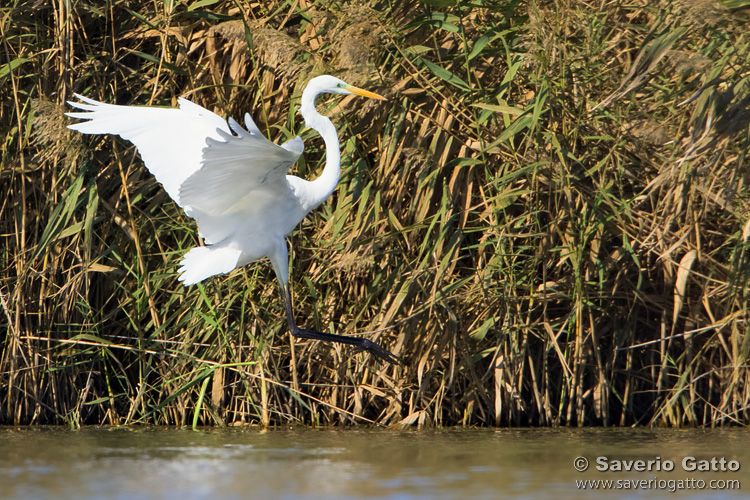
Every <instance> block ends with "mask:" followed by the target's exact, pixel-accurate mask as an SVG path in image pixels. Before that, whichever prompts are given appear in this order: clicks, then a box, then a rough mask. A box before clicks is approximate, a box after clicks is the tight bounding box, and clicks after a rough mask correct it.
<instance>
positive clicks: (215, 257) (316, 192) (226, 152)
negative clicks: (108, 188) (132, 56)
mask: <svg viewBox="0 0 750 500" xmlns="http://www.w3.org/2000/svg"><path fill="white" fill-rule="evenodd" d="M324 92H328V93H337V94H357V95H362V96H365V97H372V98H378V99H383V98H382V97H381V96H378V95H377V94H373V93H371V92H367V91H365V90H362V89H358V88H356V87H352V86H350V85H348V84H346V83H344V82H342V81H341V80H339V79H338V78H334V77H332V76H327V75H326V76H319V77H317V78H314V79H312V80H311V81H310V83H309V84H308V85H307V87H306V88H305V91H304V92H303V93H302V103H301V107H300V113H301V114H302V116H303V118H304V119H305V124H306V125H307V126H308V127H310V128H313V129H315V130H317V131H318V132H319V133H320V135H321V136H322V137H323V140H324V141H325V144H326V165H325V168H324V169H323V173H322V174H321V175H320V176H319V177H318V178H317V179H315V180H314V181H307V180H304V179H300V178H299V177H295V176H292V175H287V174H286V172H287V171H288V170H289V168H290V167H291V166H292V165H293V164H294V163H295V162H296V161H297V159H298V158H299V157H300V155H301V154H302V152H303V150H304V145H303V143H302V139H300V138H299V137H296V138H294V139H292V140H290V141H288V142H286V143H284V144H282V145H281V146H279V145H276V144H274V143H273V142H271V141H269V140H268V139H266V138H265V137H264V136H263V134H262V133H261V132H260V130H259V129H258V127H257V125H255V123H254V122H253V120H252V118H251V117H250V115H248V114H246V115H245V125H246V127H247V131H246V130H244V129H242V127H241V126H240V125H239V124H238V123H237V122H235V121H234V120H233V119H231V118H230V119H229V123H227V122H226V121H225V120H224V119H223V118H221V117H220V116H218V115H216V114H215V113H213V112H211V111H209V110H207V109H205V108H203V107H201V106H198V105H197V104H194V103H192V102H190V101H188V100H186V99H179V106H180V107H179V108H176V109H169V108H154V107H140V106H116V105H112V104H104V103H100V102H97V101H94V100H92V99H88V98H85V97H82V96H79V95H76V97H78V98H79V99H80V100H81V101H83V103H73V102H71V103H70V104H71V105H72V106H75V107H77V108H79V109H83V110H85V111H86V112H83V113H68V116H71V117H73V118H82V119H87V120H89V121H85V122H81V123H76V124H74V125H70V127H69V128H71V129H73V130H78V131H79V132H82V133H85V134H117V135H120V136H121V137H123V138H124V139H127V140H129V141H131V142H132V143H133V144H135V145H136V147H137V148H138V151H139V152H140V154H141V157H142V158H143V161H144V163H145V164H146V167H148V169H149V170H150V171H151V173H153V174H154V176H155V177H156V180H157V181H159V182H160V183H161V184H162V185H163V186H164V189H165V190H166V191H167V193H168V194H169V195H170V196H171V197H172V199H173V200H175V201H176V202H177V203H178V204H179V205H180V206H181V207H182V208H183V209H184V210H185V213H186V214H187V215H189V216H190V217H192V218H193V219H195V220H196V222H197V223H198V230H199V232H200V235H201V237H203V240H204V241H205V243H206V246H201V247H196V248H193V249H192V250H190V251H189V252H188V253H187V254H186V255H185V257H184V259H183V260H182V262H181V263H180V264H181V267H180V269H179V272H180V277H179V279H180V281H182V282H183V283H184V284H185V285H191V284H194V283H198V282H200V281H203V280H204V279H206V278H208V277H210V276H214V275H217V274H223V273H228V272H231V271H232V270H233V269H236V268H237V267H240V266H244V265H247V264H249V263H251V262H253V261H255V260H258V259H260V258H263V257H268V258H269V259H270V261H271V264H272V265H273V268H274V271H275V272H276V276H277V278H278V280H279V284H280V286H281V293H282V296H283V299H284V305H285V309H286V314H287V320H288V322H289V329H290V331H291V333H292V334H293V335H295V336H297V337H302V338H313V339H319V340H324V341H330V342H341V343H346V344H351V345H355V346H357V347H359V348H361V349H365V350H367V351H370V352H371V353H373V354H374V355H376V356H378V357H380V358H381V359H384V360H386V361H389V362H396V361H397V360H396V358H395V357H394V356H393V355H392V354H391V353H390V352H388V351H386V350H385V349H383V348H382V347H380V346H379V345H377V344H375V343H373V342H371V341H369V340H367V339H362V338H357V337H348V336H343V335H335V334H330V333H322V332H317V331H314V330H306V329H302V328H299V327H298V326H297V325H296V323H295V321H294V316H293V314H292V305H291V295H290V293H289V256H288V251H287V246H286V236H287V235H288V234H289V233H290V232H291V231H292V230H293V229H294V228H295V227H296V226H297V225H298V224H299V223H300V222H301V221H302V219H304V218H305V216H306V215H307V214H308V213H309V212H310V211H311V210H313V209H314V208H316V207H317V206H318V205H320V204H321V203H323V202H324V201H325V200H326V199H327V198H328V197H329V196H330V195H331V193H333V190H334V189H335V188H336V184H337V183H338V180H339V175H340V168H341V153H340V150H339V141H338V136H337V134H336V129H335V128H334V126H333V124H332V123H331V121H330V120H329V119H328V118H326V117H325V116H322V115H320V114H319V113H318V112H317V111H316V110H315V98H316V97H317V96H318V95H319V94H321V93H324Z"/></svg>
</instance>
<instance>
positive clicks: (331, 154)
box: [299, 89, 341, 209]
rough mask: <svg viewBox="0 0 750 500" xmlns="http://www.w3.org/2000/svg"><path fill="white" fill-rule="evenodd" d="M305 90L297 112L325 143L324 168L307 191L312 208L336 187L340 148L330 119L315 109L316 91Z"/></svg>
mask: <svg viewBox="0 0 750 500" xmlns="http://www.w3.org/2000/svg"><path fill="white" fill-rule="evenodd" d="M307 90H308V89H305V92H303V93H302V103H301V106H300V110H299V112H300V114H301V115H302V117H303V118H304V119H305V125H307V126H308V127H310V128H311V129H314V130H317V131H318V133H319V134H320V136H321V137H322V138H323V141H325V144H326V165H325V168H324V169H323V173H322V174H320V177H318V178H317V179H315V180H314V181H312V182H311V187H312V192H310V193H309V194H310V200H309V202H310V204H311V205H312V207H311V208H310V209H312V208H315V207H317V206H318V205H320V204H321V203H323V202H324V201H325V200H326V199H327V198H328V197H329V196H331V193H333V190H334V189H336V184H338V182H339V176H340V175H341V150H340V149H339V138H338V135H337V134H336V127H334V126H333V123H331V120H329V119H328V118H327V117H325V116H323V115H321V114H320V113H318V112H317V110H316V109H315V98H316V97H317V96H318V92H308V91H307Z"/></svg>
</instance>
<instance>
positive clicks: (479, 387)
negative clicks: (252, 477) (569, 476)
mask: <svg viewBox="0 0 750 500" xmlns="http://www.w3.org/2000/svg"><path fill="white" fill-rule="evenodd" d="M749 12H750V2H747V1H743V0H725V1H721V2H719V1H713V0H701V1H699V2H698V1H678V0H675V1H670V2H667V1H662V2H656V3H655V2H650V1H645V0H632V1H619V2H594V1H572V0H538V1H536V2H521V1H517V0H488V1H474V0H422V1H416V0H407V1H403V2H381V1H372V2H369V3H366V4H362V3H361V2H353V1H347V0H344V1H340V2H331V3H328V2H313V1H311V0H298V1H295V2H290V1H282V0H270V1H267V2H253V1H244V0H237V1H216V0H213V1H212V0H208V1H206V0H203V1H196V2H179V1H160V2H156V1H154V2H145V3H144V2H135V1H131V0H115V1H109V2H92V1H86V0H82V1H79V2H74V3H70V2H62V1H61V2H49V3H47V2H41V3H34V2H29V1H21V0H15V1H13V0H12V1H11V2H9V3H7V2H6V3H5V4H4V6H3V7H0V13H2V19H1V21H0V28H1V29H2V33H0V35H2V41H1V42H0V128H1V129H2V137H3V140H2V146H1V147H2V160H1V161H2V163H1V165H0V194H1V196H0V238H2V245H0V307H2V314H0V318H2V319H1V320H0V324H2V330H0V342H1V344H0V349H1V351H0V423H17V424H18V423H30V424H42V423H55V424H63V423H64V424H68V425H71V426H78V425H83V424H95V423H96V424H173V425H191V424H192V425H199V424H208V425H235V424H261V425H269V424H288V423H304V424H312V425H333V424H337V425H352V424H372V423H378V424H387V425H415V426H428V425H503V426H505V425H540V426H547V425H647V424H655V425H667V426H717V425H730V424H741V425H745V424H747V423H748V422H749V417H750V384H749V383H748V382H750V380H749V377H748V352H749V351H750V340H749V339H750V337H748V335H747V317H748V294H749V292H750V289H749V287H748V282H749V280H750V222H749V220H750V196H749V195H750V190H749V189H750V188H749V185H748V181H750V169H749V168H748V167H749V166H750V160H749V158H748V151H749V150H750V149H749V146H750V118H749V117H750V113H749V109H748V108H749V107H750V39H749V38H748V32H747V26H748V21H749V19H750V14H749ZM322 73H330V74H334V75H336V76H339V77H342V78H343V79H345V80H346V81H347V82H349V83H351V84H354V85H357V86H361V87H364V88H368V89H370V90H373V91H375V92H378V93H381V94H383V95H385V96H387V97H388V98H389V101H388V102H386V103H379V102H377V103H376V102H364V101H361V100H360V101H357V100H354V99H352V98H344V99H333V98H331V99H328V100H325V101H322V102H321V103H320V105H319V107H320V109H321V110H323V111H325V112H326V113H328V114H330V115H331V116H332V119H333V121H334V122H335V123H336V125H337V128H338V130H339V132H340V138H341V141H342V151H343V165H342V172H343V174H342V179H341V182H340V184H339V188H338V190H337V192H336V193H335V194H334V195H333V197H332V198H331V200H330V201H329V202H327V203H326V204H324V205H323V206H322V207H321V208H320V209H318V210H317V211H315V212H313V213H312V214H311V215H310V216H309V217H308V218H307V219H306V220H305V221H304V222H303V223H302V224H301V226H300V227H299V229H298V230H297V231H296V232H295V233H293V235H292V236H291V248H292V249H293V251H292V271H291V274H292V290H293V292H294V299H295V302H296V315H297V319H298V321H299V323H300V324H302V325H308V326H311V327H315V328H318V329H326V330H328V331H332V332H336V333H343V334H367V335H369V336H370V338H372V339H373V340H376V341H377V342H379V343H381V344H382V345H384V346H385V347H387V348H388V349H390V350H392V351H393V352H394V353H395V354H397V355H398V356H400V357H401V360H402V363H401V364H400V365H398V366H385V365H382V364H379V363H378V362H377V361H376V360H374V359H372V358H371V357H370V356H369V355H368V354H362V353H353V352H351V351H350V350H349V349H348V348H346V347H342V346H330V345H327V344H320V343H318V342H292V341H290V339H289V335H288V333H287V328H286V321H285V319H284V314H283V308H282V302H281V298H280V296H279V293H278V290H277V285H276V281H275V278H274V276H273V271H272V270H271V268H270V266H269V265H268V264H267V263H263V262H261V263H258V264H255V265H251V266H248V267H246V268H244V269H242V270H238V271H235V272H234V273H232V274H231V275H225V276H220V277H215V278H212V279H210V280H208V281H206V282H204V283H203V284H199V285H196V286H191V287H187V288H185V287H183V286H182V285H181V284H180V283H178V281H177V275H176V269H177V263H178V262H179V260H180V258H181V256H182V255H183V254H184V253H185V252H186V251H187V250H188V249H189V248H190V247H192V246H194V245H196V244H198V236H197V231H196V228H195V225H194V223H193V222H192V221H191V220H190V219H188V218H187V217H186V216H185V215H184V214H183V213H182V212H181V211H180V209H179V207H177V206H176V205H175V203H174V202H172V201H171V200H170V199H169V198H168V197H167V195H166V194H165V193H164V191H163V190H162V189H161V187H160V186H159V185H158V184H157V183H156V181H155V180H154V179H153V177H152V176H151V175H150V174H149V173H148V172H147V170H146V169H145V168H144V166H143V164H142V162H141V160H140V157H139V156H138V155H137V154H136V152H135V149H134V148H133V147H132V145H130V143H127V142H125V141H122V140H120V139H119V138H113V137H111V136H92V137H88V136H87V137H84V136H81V135H80V134H77V133H75V132H71V131H69V130H67V129H66V128H65V126H66V125H67V124H68V123H70V122H71V121H70V120H69V119H68V118H66V117H65V116H64V115H63V113H64V112H65V111H66V110H67V109H68V108H67V107H66V105H65V101H66V100H68V99H71V98H72V93H73V92H76V93H80V94H83V95H86V96H89V97H92V98H95V99H98V100H102V101H105V102H114V103H118V104H133V105H135V104H138V105H146V104H149V105H165V106H169V105H175V104H176V98H177V97H179V96H185V97H188V98H189V99H191V100H193V101H195V102H197V103H199V104H201V105H203V106H206V107H208V108H209V109H214V110H215V111H217V112H218V113H219V114H223V115H225V116H234V117H236V118H239V117H241V116H242V114H243V113H244V112H246V111H247V112H250V113H251V114H252V115H253V116H254V117H255V118H256V121H257V122H258V124H259V125H260V127H261V128H262V129H263V130H265V131H267V132H268V135H269V136H270V137H271V138H272V139H274V140H277V141H283V140H287V139H288V138H290V137H293V136H294V135H297V134H301V135H302V137H303V138H304V139H305V142H306V153H305V156H304V159H303V160H302V161H301V162H300V163H299V164H298V165H297V166H296V169H297V172H296V173H297V174H298V175H301V176H304V177H308V178H309V177H313V176H315V175H317V173H318V172H319V171H320V169H321V167H322V163H323V157H324V155H323V150H322V148H323V145H322V141H320V139H319V138H318V137H317V136H316V134H314V133H312V132H311V131H309V130H304V129H303V125H302V123H301V120H300V118H299V116H298V115H297V114H296V110H295V108H296V106H298V99H299V96H300V93H301V90H302V88H304V84H305V83H306V82H307V81H308V80H309V79H310V78H312V77H313V76H316V75H318V74H322Z"/></svg>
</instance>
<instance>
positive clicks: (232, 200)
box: [180, 120, 302, 226]
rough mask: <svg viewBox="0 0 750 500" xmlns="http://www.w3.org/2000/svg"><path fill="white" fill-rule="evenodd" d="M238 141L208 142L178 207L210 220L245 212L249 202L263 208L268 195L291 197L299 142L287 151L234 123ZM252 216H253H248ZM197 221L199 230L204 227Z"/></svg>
mask: <svg viewBox="0 0 750 500" xmlns="http://www.w3.org/2000/svg"><path fill="white" fill-rule="evenodd" d="M230 124H231V125H232V129H233V130H234V131H235V133H236V134H237V135H236V136H234V135H232V134H230V133H227V132H224V131H221V130H219V131H218V134H219V136H220V139H214V138H208V139H207V140H206V144H207V146H206V147H205V148H204V149H203V161H202V163H203V166H202V167H201V168H200V169H199V170H198V171H197V172H195V173H193V174H192V175H191V176H190V177H188V178H187V179H186V180H185V181H184V182H183V183H182V185H181V186H180V204H181V205H183V206H186V207H191V209H193V210H198V211H199V212H200V213H202V214H206V215H213V216H216V215H221V214H226V213H231V212H236V211H238V210H247V205H248V204H246V203H241V202H242V201H243V200H245V199H247V198H256V199H255V200H254V202H255V203H253V205H259V204H260V205H262V204H263V203H262V201H263V200H261V199H258V198H263V197H264V195H270V197H271V200H270V201H273V197H286V196H288V195H290V194H291V191H290V187H289V184H288V183H287V181H286V173H287V172H288V171H289V168H290V167H291V166H292V165H294V162H296V161H297V159H298V158H299V156H300V154H301V153H302V140H301V139H300V138H299V137H297V138H295V139H293V140H291V141H289V142H288V143H286V144H284V145H283V146H279V145H277V144H274V143H273V142H271V141H269V140H268V139H266V138H265V137H263V136H262V135H260V133H253V132H246V131H245V130H243V129H242V127H240V126H239V124H237V122H235V121H234V120H230ZM247 215H249V214H247ZM198 222H199V226H202V224H200V222H201V221H198Z"/></svg>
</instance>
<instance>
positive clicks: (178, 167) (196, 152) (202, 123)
mask: <svg viewBox="0 0 750 500" xmlns="http://www.w3.org/2000/svg"><path fill="white" fill-rule="evenodd" d="M75 96H76V97H77V98H78V99H80V100H81V101H83V103H78V102H69V104H70V105H71V106H74V107H76V108H78V109H82V110H84V111H86V112H85V113H66V114H67V115H68V116H70V117H72V118H81V119H85V120H89V121H85V122H81V123H76V124H73V125H69V126H68V128H70V129H73V130H77V131H79V132H82V133H84V134H115V135H119V136H120V137H122V138H123V139H127V140H129V141H130V142H132V143H133V144H135V146H136V147H137V148H138V152H139V153H140V154H141V158H143V162H144V163H145V164H146V167H147V168H148V169H149V171H150V172H151V173H152V174H153V175H154V177H156V180H157V181H159V182H160V183H161V184H162V185H163V186H164V189H165V190H166V191H167V193H168V194H169V196H171V197H172V199H173V200H175V201H176V202H177V203H179V204H181V203H180V198H179V189H180V185H181V184H182V183H183V182H184V181H185V179H187V178H188V177H190V175H192V174H193V173H194V172H196V171H197V170H198V169H200V167H201V152H202V150H203V148H204V147H205V146H206V139H208V138H210V139H214V140H218V139H220V138H221V136H220V135H219V131H221V132H224V133H226V134H228V133H229V126H228V125H227V122H226V121H225V120H224V119H223V118H221V117H220V116H219V115H217V114H216V113H213V112H211V111H209V110H207V109H205V108H203V107H201V106H199V105H197V104H194V103H192V102H190V101H188V100H186V99H179V101H178V102H179V104H180V107H179V108H155V107H146V106H118V105H114V104H106V103H102V102H98V101H95V100H93V99H89V98H87V97H83V96H81V95H78V94H75ZM84 103H85V104H84ZM183 208H184V207H183Z"/></svg>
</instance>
